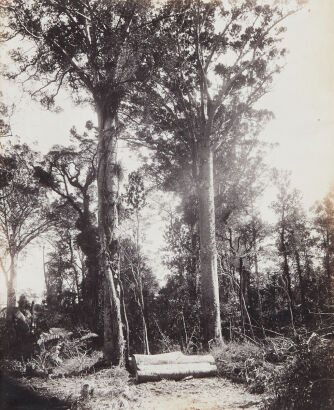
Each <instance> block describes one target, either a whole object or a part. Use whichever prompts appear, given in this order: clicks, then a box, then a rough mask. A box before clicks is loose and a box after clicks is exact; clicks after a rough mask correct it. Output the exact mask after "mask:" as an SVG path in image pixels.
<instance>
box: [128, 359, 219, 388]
mask: <svg viewBox="0 0 334 410" xmlns="http://www.w3.org/2000/svg"><path fill="white" fill-rule="evenodd" d="M216 374H217V367H216V365H213V364H210V363H187V364H186V363H182V364H155V365H141V366H140V368H139V369H137V371H136V381H137V382H138V383H143V382H149V381H159V380H162V379H173V380H181V379H183V378H184V377H187V376H193V377H209V376H215V375H216Z"/></svg>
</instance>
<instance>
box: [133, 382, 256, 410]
mask: <svg viewBox="0 0 334 410" xmlns="http://www.w3.org/2000/svg"><path fill="white" fill-rule="evenodd" d="M137 390H138V391H139V392H140V394H139V396H140V399H139V403H138V405H137V407H134V408H136V409H147V410H153V409H156V410H181V409H182V410H183V409H187V410H190V409H191V410H195V409H196V410H197V409H198V410H202V409H203V410H204V409H205V410H209V409H210V410H213V409H215V410H216V409H217V410H218V409H219V410H223V409H224V410H225V409H226V410H227V409H245V408H247V409H258V408H259V405H260V403H261V397H260V396H257V395H253V394H250V393H248V392H246V391H245V390H244V389H243V388H242V387H241V386H238V385H235V384H232V383H231V382H229V381H228V380H225V379H217V378H210V379H193V380H188V381H182V382H172V381H161V382H159V383H149V384H148V385H139V386H137Z"/></svg>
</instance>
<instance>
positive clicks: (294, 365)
mask: <svg viewBox="0 0 334 410" xmlns="http://www.w3.org/2000/svg"><path fill="white" fill-rule="evenodd" d="M274 394H275V396H274V398H273V399H272V400H271V401H269V402H268V403H267V404H266V408H267V409H270V410H283V409H289V410H290V409H291V410H314V409H317V410H327V409H328V410H329V409H333V408H334V397H333V396H334V363H333V341H329V340H326V339H324V338H322V337H320V336H318V335H317V334H315V333H313V334H312V336H311V337H310V338H309V339H307V340H306V339H305V340H303V341H300V342H299V343H298V345H297V349H296V353H295V355H294V356H293V358H292V360H289V361H288V363H287V364H286V366H284V367H283V368H282V369H281V371H280V372H279V373H278V374H276V376H275V380H274Z"/></svg>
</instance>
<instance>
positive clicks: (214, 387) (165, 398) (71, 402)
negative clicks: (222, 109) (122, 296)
mask: <svg viewBox="0 0 334 410" xmlns="http://www.w3.org/2000/svg"><path fill="white" fill-rule="evenodd" d="M20 383H21V386H22V385H23V386H24V387H25V388H26V389H29V390H30V391H32V392H33V393H34V394H35V395H38V396H39V397H44V399H46V400H50V398H52V399H53V400H55V399H59V400H60V401H62V402H63V403H64V404H65V403H67V404H66V405H65V407H62V408H66V407H67V408H68V409H70V408H71V409H77V410H104V409H142V410H153V409H157V410H167V409H168V410H169V409H170V410H181V409H182V410H186V409H187V410H202V409H203V410H204V409H205V410H208V409H211V410H213V409H215V410H223V409H224V410H225V409H226V410H227V409H253V410H254V409H259V408H260V407H261V406H260V405H261V401H262V398H263V397H262V396H261V395H255V394H250V393H248V392H247V391H246V390H245V389H244V388H243V387H242V386H241V385H236V384H233V383H231V382H230V381H228V380H226V379H222V378H216V377H215V378H207V379H190V380H184V381H177V382H176V381H167V380H162V381H160V382H154V383H143V384H135V382H134V381H133V379H131V378H129V377H128V374H127V373H126V372H125V371H124V370H119V369H117V368H116V369H105V370H100V371H99V372H96V373H94V374H90V375H86V376H75V377H66V378H56V379H48V380H44V379H40V378H31V379H27V378H23V379H21V380H20ZM84 385H86V389H87V390H89V391H90V390H91V389H92V388H93V389H94V392H93V393H92V394H91V395H89V398H88V399H87V398H85V397H83V395H82V388H83V386H84ZM17 408H18V409H25V408H27V409H28V408H29V409H30V408H32V407H24V406H23V407H22V406H20V407H17ZM57 408H60V407H57ZM50 409H51V407H50ZM45 410H47V408H45Z"/></svg>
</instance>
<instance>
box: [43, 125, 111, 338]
mask: <svg viewBox="0 0 334 410" xmlns="http://www.w3.org/2000/svg"><path fill="white" fill-rule="evenodd" d="M71 136H72V145H71V146H70V147H67V148H65V147H62V146H54V147H53V148H52V149H51V151H50V152H49V153H48V154H47V155H46V156H45V157H44V160H43V161H42V162H41V164H40V165H39V166H36V167H35V176H36V177H37V178H38V179H39V181H40V183H41V184H42V185H44V186H46V187H48V188H50V189H51V190H52V191H53V192H55V193H56V194H57V196H58V198H59V199H58V203H57V206H58V207H60V206H62V207H65V209H66V212H70V215H73V214H74V215H75V216H74V217H73V218H68V221H65V218H64V217H63V216H62V215H60V219H59V225H60V226H64V223H65V224H66V225H69V226H65V231H67V232H69V231H71V230H72V231H73V230H75V231H76V232H75V234H76V235H75V234H74V235H75V241H76V244H77V245H78V246H79V247H80V249H81V251H82V252H83V254H84V255H85V259H86V267H87V275H84V278H83V282H82V301H83V306H84V307H85V310H86V312H87V314H86V318H87V323H88V325H89V327H90V328H91V329H93V330H94V331H97V330H98V329H99V330H101V329H103V326H102V327H101V326H100V324H101V323H100V322H101V320H100V317H101V312H100V311H101V302H103V301H102V299H101V297H100V296H101V295H100V296H99V293H100V292H101V289H102V281H101V275H100V274H99V266H98V265H99V264H98V256H99V241H98V230H97V223H96V218H95V214H94V211H95V209H96V175H97V169H96V140H95V135H89V133H88V131H85V132H84V134H83V135H79V134H78V132H77V131H76V130H75V129H74V128H73V129H72V130H71ZM69 208H71V210H69ZM63 213H64V211H63ZM65 236H66V235H65ZM72 240H73V238H71V237H70V238H69V241H72ZM65 242H66V240H65ZM68 244H69V245H70V242H68ZM99 291H100V292H99Z"/></svg>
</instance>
